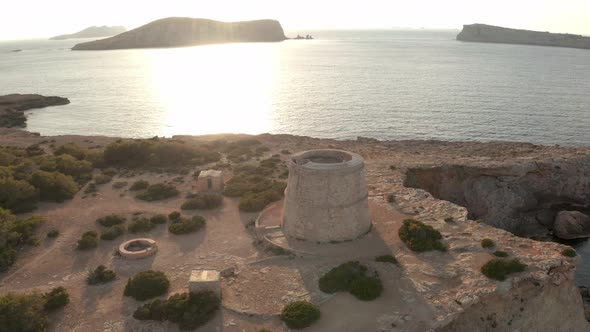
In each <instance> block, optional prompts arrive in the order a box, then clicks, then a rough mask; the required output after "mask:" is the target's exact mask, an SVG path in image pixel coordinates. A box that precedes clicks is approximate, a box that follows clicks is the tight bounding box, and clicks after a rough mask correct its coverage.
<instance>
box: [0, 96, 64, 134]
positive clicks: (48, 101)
mask: <svg viewBox="0 0 590 332" xmlns="http://www.w3.org/2000/svg"><path fill="white" fill-rule="evenodd" d="M69 103H70V101H69V100H68V98H63V97H45V96H41V95H36V94H24V95H23V94H10V95H5V96H0V127H24V126H25V124H26V122H27V117H26V116H25V114H24V112H25V111H27V110H30V109H33V108H43V107H48V106H57V105H67V104H69Z"/></svg>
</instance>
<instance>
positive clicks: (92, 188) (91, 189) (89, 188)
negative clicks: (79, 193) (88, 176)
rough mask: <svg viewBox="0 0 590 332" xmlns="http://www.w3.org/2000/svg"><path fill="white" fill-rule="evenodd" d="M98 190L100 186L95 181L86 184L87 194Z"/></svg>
mask: <svg viewBox="0 0 590 332" xmlns="http://www.w3.org/2000/svg"><path fill="white" fill-rule="evenodd" d="M96 192H98V188H97V187H96V183H94V182H90V183H89V184H88V185H87V186H86V188H84V193H85V194H87V195H88V194H94V193H96Z"/></svg>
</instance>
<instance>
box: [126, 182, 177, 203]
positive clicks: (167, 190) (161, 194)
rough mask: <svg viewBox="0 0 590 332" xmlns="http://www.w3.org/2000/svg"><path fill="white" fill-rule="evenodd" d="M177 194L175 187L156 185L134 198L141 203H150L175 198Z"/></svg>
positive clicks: (162, 184)
mask: <svg viewBox="0 0 590 332" xmlns="http://www.w3.org/2000/svg"><path fill="white" fill-rule="evenodd" d="M178 194H179V192H178V190H177V189H176V187H174V186H172V185H169V184H165V183H157V184H153V185H151V186H149V187H148V188H147V190H146V191H144V192H143V193H141V194H138V195H137V196H136V197H137V198H138V199H141V200H143V201H148V202H152V201H159V200H163V199H167V198H170V197H175V196H178Z"/></svg>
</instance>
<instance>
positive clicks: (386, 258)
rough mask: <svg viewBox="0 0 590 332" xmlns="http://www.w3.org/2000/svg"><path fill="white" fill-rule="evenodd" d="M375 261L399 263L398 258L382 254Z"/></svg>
mask: <svg viewBox="0 0 590 332" xmlns="http://www.w3.org/2000/svg"><path fill="white" fill-rule="evenodd" d="M375 262H382V263H391V264H397V259H395V257H393V256H392V255H382V256H377V257H375Z"/></svg>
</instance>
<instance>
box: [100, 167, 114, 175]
mask: <svg viewBox="0 0 590 332" xmlns="http://www.w3.org/2000/svg"><path fill="white" fill-rule="evenodd" d="M117 173H118V172H117V170H116V169H114V168H112V167H109V168H106V169H104V170H103V171H102V174H104V175H108V176H110V177H113V176H115V175H117Z"/></svg>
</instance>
